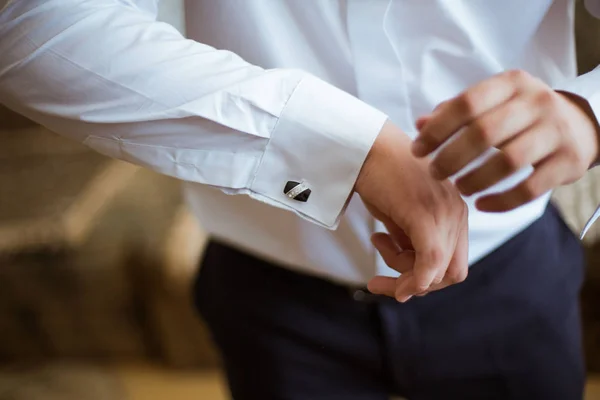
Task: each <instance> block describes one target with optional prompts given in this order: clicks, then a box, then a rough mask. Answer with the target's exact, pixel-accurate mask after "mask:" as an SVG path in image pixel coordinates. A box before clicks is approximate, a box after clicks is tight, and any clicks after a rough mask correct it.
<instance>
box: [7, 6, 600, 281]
mask: <svg viewBox="0 0 600 400" xmlns="http://www.w3.org/2000/svg"><path fill="white" fill-rule="evenodd" d="M588 3H589V4H588V5H589V6H590V9H591V10H594V9H596V10H600V7H598V4H597V3H598V2H597V1H596V2H595V1H589V2H588ZM157 4H158V0H89V1H81V0H0V100H1V101H2V103H4V104H6V105H7V106H8V107H10V108H12V109H14V110H15V111H17V112H20V113H22V114H24V115H26V116H28V117H30V118H31V119H33V120H35V121H38V122H39V123H41V124H43V125H45V126H47V127H49V128H50V129H52V130H54V131H56V132H58V133H61V134H64V135H66V136H68V137H71V138H73V139H75V140H78V141H80V142H82V143H84V144H86V145H87V146H89V147H91V148H92V149H95V150H97V151H99V152H101V153H103V154H106V155H108V156H111V157H116V158H120V159H122V160H126V161H129V162H132V163H135V164H140V165H143V166H146V167H149V168H152V169H154V170H156V171H159V172H161V173H164V174H168V175H171V176H174V177H176V178H179V179H181V180H183V181H185V182H186V184H185V192H186V197H187V199H188V200H189V203H190V205H191V207H192V208H193V210H194V211H195V213H196V214H197V216H198V218H199V220H200V223H201V225H202V227H203V228H204V229H205V230H207V231H208V232H209V233H211V234H212V235H214V236H216V237H219V238H221V239H223V240H226V241H228V242H230V243H232V244H234V245H236V246H238V247H240V248H242V249H245V250H247V251H249V252H251V253H254V254H257V255H259V256H260V257H263V258H265V259H269V260H272V261H274V262H276V263H279V264H281V265H283V266H286V267H288V268H292V269H295V270H299V271H301V272H305V273H309V274H315V275H318V276H322V277H328V278H330V279H333V280H335V281H338V282H342V283H346V284H353V285H354V284H355V285H362V284H365V283H366V282H367V281H368V279H369V278H371V277H372V276H373V275H375V274H385V275H391V276H393V275H395V272H394V271H392V270H390V269H389V268H387V267H386V266H385V265H384V263H383V262H382V261H381V260H380V259H379V258H378V256H377V255H376V253H375V251H374V250H373V248H372V246H371V244H370V243H369V237H370V235H371V234H372V233H373V232H374V231H375V230H381V229H382V227H381V226H379V224H377V223H375V222H374V221H373V219H372V218H371V217H370V216H369V214H368V213H367V212H366V210H365V208H364V207H363V205H362V204H361V202H360V199H358V196H354V197H353V198H352V199H351V201H348V200H349V196H350V195H351V193H352V190H353V186H354V183H355V180H356V177H357V175H358V173H359V170H360V168H361V166H362V163H363V161H364V159H365V157H366V154H367V153H368V151H369V149H370V147H371V145H372V143H373V141H374V139H375V137H376V136H377V134H378V132H379V130H380V128H381V127H382V125H383V123H384V122H385V120H386V119H387V118H389V119H391V120H392V121H393V122H394V123H395V124H396V125H398V126H399V127H401V128H402V129H403V130H404V131H405V132H406V134H407V135H409V136H411V137H414V136H415V134H416V131H415V127H414V121H415V119H416V118H417V117H419V116H420V115H422V114H425V113H428V112H430V111H431V110H432V109H433V108H434V107H435V106H436V105H437V104H439V103H440V102H441V101H443V100H446V99H448V98H450V97H452V96H455V95H456V94H458V93H459V92H461V91H462V90H464V89H465V88H467V87H469V86H470V85H472V84H474V83H476V82H478V81H480V80H482V79H485V78H487V77H490V76H492V75H494V74H497V73H499V72H502V71H504V70H507V69H513V68H521V69H525V70H527V71H529V72H530V73H532V74H533V75H535V76H538V77H540V78H541V79H543V80H544V81H546V82H547V83H548V84H549V85H551V86H553V87H557V88H558V87H560V88H562V89H565V90H570V91H572V92H576V93H578V94H580V95H581V96H583V97H585V98H587V99H588V100H589V102H590V104H591V105H592V107H593V109H594V110H595V112H598V110H600V71H595V72H591V73H589V74H587V75H585V76H582V77H579V78H576V65H575V54H574V34H573V14H574V12H573V2H572V1H571V0H555V1H551V0H526V1H524V0H502V1H488V0H371V1H364V0H218V1H217V0H190V1H188V2H187V10H186V16H187V17H186V19H187V28H188V37H189V38H190V39H185V38H184V37H183V36H182V35H181V34H180V33H179V32H178V31H177V30H176V29H174V28H173V27H172V26H169V25H168V24H165V23H161V22H157V21H156V13H157V9H158V8H157ZM217 49H219V50H217ZM480 161H481V160H479V162H480ZM529 172H530V171H529V170H524V171H521V172H520V173H518V174H516V175H515V176H513V177H511V178H509V179H507V180H505V181H504V182H501V183H500V184H498V185H496V186H495V187H494V188H492V189H491V190H490V191H488V192H491V191H498V190H502V189H506V188H508V187H509V186H512V185H514V184H515V183H516V182H518V181H519V180H521V179H523V177H524V176H526V175H527V174H528V173H529ZM290 180H293V181H301V182H304V183H305V184H306V185H307V186H308V187H309V188H310V189H311V190H312V193H311V196H310V198H309V199H308V201H307V202H304V203H303V202H299V201H296V200H294V199H290V198H288V197H287V196H286V195H285V194H284V192H283V189H284V187H285V184H286V183H287V182H288V181H290ZM403 189H404V190H411V188H410V187H406V188H403ZM548 198H549V195H546V196H544V197H543V198H541V199H538V200H537V201H534V202H532V203H530V204H528V205H526V206H524V207H521V208H519V209H517V210H514V211H511V212H508V213H504V214H487V213H482V212H479V211H477V210H476V209H475V207H474V198H467V199H466V201H467V203H468V205H469V209H470V216H469V245H470V247H469V260H470V263H474V262H476V261H477V260H479V259H481V258H482V257H484V256H485V255H486V254H488V253H490V252H491V251H493V250H494V249H495V248H497V247H499V246H500V245H502V244H503V243H504V242H505V241H506V240H508V239H509V238H511V237H513V236H514V235H515V234H516V233H518V232H519V231H521V230H522V229H524V228H525V227H526V226H527V225H529V224H530V223H531V222H532V221H534V220H535V219H536V218H538V217H539V216H540V215H541V214H542V212H543V210H544V208H545V206H546V204H547V201H548ZM299 217H300V218H299ZM336 227H337V229H336V230H332V229H328V228H336Z"/></svg>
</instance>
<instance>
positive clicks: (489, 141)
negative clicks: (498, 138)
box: [473, 118, 495, 146]
mask: <svg viewBox="0 0 600 400" xmlns="http://www.w3.org/2000/svg"><path fill="white" fill-rule="evenodd" d="M494 126H495V125H494V124H493V123H492V122H491V121H489V119H487V118H480V119H479V120H477V121H476V122H473V134H474V136H475V140H477V141H478V142H480V143H481V144H483V145H484V146H492V145H494Z"/></svg>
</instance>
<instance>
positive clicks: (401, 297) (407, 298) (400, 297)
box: [396, 295, 412, 303]
mask: <svg viewBox="0 0 600 400" xmlns="http://www.w3.org/2000/svg"><path fill="white" fill-rule="evenodd" d="M410 299H412V295H409V296H398V297H396V300H397V301H398V302H399V303H406V302H407V301H409V300H410Z"/></svg>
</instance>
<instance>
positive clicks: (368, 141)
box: [250, 76, 387, 229]
mask: <svg viewBox="0 0 600 400" xmlns="http://www.w3.org/2000/svg"><path fill="white" fill-rule="evenodd" d="M386 120H387V116H386V115H385V114H384V113H382V112H380V111H378V110H376V109H375V108H373V107H371V106H369V105H367V104H366V103H364V102H362V101H360V100H358V99H357V98H355V97H353V96H351V95H349V94H348V93H346V92H344V91H342V90H340V89H337V88H335V87H334V86H332V85H330V84H328V83H326V82H324V81H322V80H320V79H318V78H315V77H313V76H307V77H305V78H303V79H302V80H301V81H300V83H299V84H298V86H297V87H296V89H295V91H294V93H293V94H292V95H291V97H290V98H289V100H288V102H287V104H286V105H285V107H284V109H283V111H282V113H281V115H280V118H279V121H278V122H277V125H276V126H275V128H274V130H273V132H272V135H271V139H270V140H269V142H268V144H267V147H266V149H265V152H264V154H263V157H262V160H261V162H260V164H259V166H258V169H257V172H256V175H255V177H254V180H253V182H252V184H251V186H250V196H252V197H253V198H255V199H257V200H260V201H264V202H267V203H270V204H272V205H275V206H278V207H283V208H287V209H291V210H293V211H295V212H296V213H297V214H298V215H299V216H301V217H303V218H305V219H308V220H310V221H311V222H314V223H316V224H318V225H321V226H324V227H326V228H329V229H335V228H336V227H337V225H338V223H339V220H340V217H341V215H342V214H343V211H344V209H345V207H346V205H347V203H348V200H349V198H350V195H351V194H352V193H353V189H354V184H355V182H356V179H357V177H358V174H359V172H360V169H361V167H362V165H363V162H364V161H365V158H366V156H367V153H368V152H369V150H370V149H371V146H372V145H373V142H374V141H375V138H376V137H377V135H378V134H379V132H380V130H381V128H382V127H383V125H384V123H385V121H386ZM290 181H292V182H301V183H303V184H304V185H305V186H306V187H307V188H308V189H310V190H311V193H310V196H309V197H308V199H307V200H306V202H302V201H298V200H297V199H293V198H290V197H288V196H287V195H286V193H285V190H284V189H285V188H286V184H287V183H288V182H290Z"/></svg>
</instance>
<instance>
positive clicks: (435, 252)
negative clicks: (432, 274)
mask: <svg viewBox="0 0 600 400" xmlns="http://www.w3.org/2000/svg"><path fill="white" fill-rule="evenodd" d="M429 261H430V263H431V264H432V265H433V266H435V267H436V268H437V267H438V266H439V265H440V264H441V263H442V262H443V261H444V250H442V249H441V248H440V247H433V248H431V249H430V250H429Z"/></svg>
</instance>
